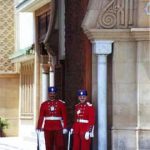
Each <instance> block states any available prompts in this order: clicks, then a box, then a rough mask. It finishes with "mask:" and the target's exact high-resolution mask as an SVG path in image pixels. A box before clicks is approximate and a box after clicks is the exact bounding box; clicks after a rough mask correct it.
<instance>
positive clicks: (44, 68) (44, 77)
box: [42, 64, 49, 101]
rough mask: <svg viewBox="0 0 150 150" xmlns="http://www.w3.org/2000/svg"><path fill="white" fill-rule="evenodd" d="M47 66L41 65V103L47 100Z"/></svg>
mask: <svg viewBox="0 0 150 150" xmlns="http://www.w3.org/2000/svg"><path fill="white" fill-rule="evenodd" d="M48 83H49V64H42V101H45V100H47V99H48V86H49V85H48Z"/></svg>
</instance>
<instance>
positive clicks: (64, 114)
mask: <svg viewBox="0 0 150 150" xmlns="http://www.w3.org/2000/svg"><path fill="white" fill-rule="evenodd" d="M61 110H62V118H63V123H64V128H67V110H66V105H65V104H64V103H62V107H61Z"/></svg>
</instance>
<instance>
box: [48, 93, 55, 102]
mask: <svg viewBox="0 0 150 150" xmlns="http://www.w3.org/2000/svg"><path fill="white" fill-rule="evenodd" d="M48 97H49V100H55V98H56V93H54V92H49V93H48Z"/></svg>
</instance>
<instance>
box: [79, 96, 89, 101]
mask: <svg viewBox="0 0 150 150" xmlns="http://www.w3.org/2000/svg"><path fill="white" fill-rule="evenodd" d="M78 99H79V100H80V102H81V103H85V102H86V100H87V96H78Z"/></svg>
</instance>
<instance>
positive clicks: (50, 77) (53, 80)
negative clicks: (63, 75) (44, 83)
mask: <svg viewBox="0 0 150 150" xmlns="http://www.w3.org/2000/svg"><path fill="white" fill-rule="evenodd" d="M54 85H55V79H54V71H50V72H49V86H54Z"/></svg>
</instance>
